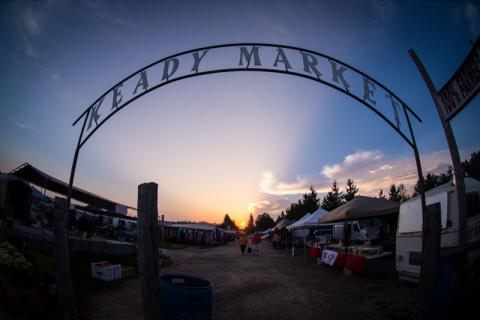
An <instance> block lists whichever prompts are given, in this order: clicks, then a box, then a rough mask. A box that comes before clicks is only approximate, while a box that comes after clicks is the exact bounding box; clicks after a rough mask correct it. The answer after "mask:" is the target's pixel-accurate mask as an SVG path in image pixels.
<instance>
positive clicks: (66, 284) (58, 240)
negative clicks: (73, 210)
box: [53, 197, 77, 319]
mask: <svg viewBox="0 0 480 320" xmlns="http://www.w3.org/2000/svg"><path fill="white" fill-rule="evenodd" d="M68 212H69V207H68V202H67V199H64V198H59V197H55V222H54V223H55V243H54V246H53V248H54V249H53V251H54V255H55V282H56V286H57V294H58V298H59V301H60V306H61V308H62V315H63V319H75V318H77V308H76V306H75V298H74V295H73V286H72V278H71V276H70V255H69V250H68V232H67V217H68Z"/></svg>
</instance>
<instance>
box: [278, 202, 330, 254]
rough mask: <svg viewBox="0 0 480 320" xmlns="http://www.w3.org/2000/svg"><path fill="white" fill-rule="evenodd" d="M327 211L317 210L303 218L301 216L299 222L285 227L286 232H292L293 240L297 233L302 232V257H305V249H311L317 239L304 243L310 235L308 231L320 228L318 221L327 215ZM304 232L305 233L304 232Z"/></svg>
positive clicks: (293, 249) (293, 248)
mask: <svg viewBox="0 0 480 320" xmlns="http://www.w3.org/2000/svg"><path fill="white" fill-rule="evenodd" d="M327 213H328V211H326V210H324V209H322V208H318V209H317V210H316V211H315V212H313V213H307V214H306V215H305V216H303V217H302V218H301V219H300V220H298V221H297V222H295V223H293V224H291V225H289V226H288V227H287V229H288V230H291V231H292V232H293V239H295V235H296V234H297V233H298V231H300V232H302V231H303V233H301V237H302V245H303V255H304V256H306V252H307V247H312V246H314V245H315V244H316V242H317V241H316V240H319V239H316V238H315V239H314V240H311V241H310V242H309V243H308V244H307V241H306V237H307V236H308V234H309V233H310V229H317V228H319V227H320V225H319V223H318V220H319V219H320V218H321V217H322V216H324V215H325V214H327ZM305 231H306V232H305ZM294 255H295V246H294V245H293V246H292V256H294Z"/></svg>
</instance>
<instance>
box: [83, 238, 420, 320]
mask: <svg viewBox="0 0 480 320" xmlns="http://www.w3.org/2000/svg"><path fill="white" fill-rule="evenodd" d="M299 253H300V254H301V256H296V257H292V256H290V255H288V254H287V252H286V251H285V250H277V251H275V250H273V249H272V247H271V246H270V244H269V243H263V244H262V252H261V253H260V255H258V256H256V255H251V254H248V255H245V256H242V255H241V253H240V250H239V247H238V246H237V245H236V244H234V243H231V244H227V245H225V246H220V247H213V248H208V249H203V248H187V249H182V250H170V251H169V252H168V254H169V255H170V256H171V258H172V259H173V264H172V265H171V266H169V267H166V268H164V269H162V273H184V274H189V275H194V276H198V277H202V278H206V279H208V280H210V281H211V282H212V283H213V319H232V320H233V319H275V320H280V319H295V318H297V317H298V318H299V319H302V320H303V319H369V320H372V319H411V318H415V309H416V296H417V288H416V286H414V285H412V284H409V283H405V282H399V281H397V279H396V276H395V274H394V272H393V269H394V266H393V259H390V260H387V261H386V262H384V263H382V264H381V265H372V266H367V267H368V268H367V270H366V271H367V272H366V273H365V274H354V275H353V276H350V277H345V276H342V274H341V271H340V270H338V269H333V268H330V267H328V266H326V265H317V264H316V262H315V260H313V259H311V258H308V257H307V258H304V257H303V251H301V250H300V252H299ZM386 270H387V271H389V272H385V271H386ZM95 300H96V303H95V306H94V307H93V308H92V310H91V318H92V319H139V318H140V319H141V318H142V317H143V314H142V306H141V297H140V290H139V285H138V279H132V280H128V281H125V283H124V286H123V287H122V290H120V291H118V292H115V293H113V294H109V295H101V296H98V297H97V298H96V299H95Z"/></svg>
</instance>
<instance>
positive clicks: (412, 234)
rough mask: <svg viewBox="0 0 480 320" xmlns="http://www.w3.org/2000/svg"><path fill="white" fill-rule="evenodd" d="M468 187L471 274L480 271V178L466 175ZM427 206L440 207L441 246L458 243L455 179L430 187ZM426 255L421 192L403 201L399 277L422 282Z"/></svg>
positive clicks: (447, 246) (399, 232) (397, 268)
mask: <svg viewBox="0 0 480 320" xmlns="http://www.w3.org/2000/svg"><path fill="white" fill-rule="evenodd" d="M465 187H466V191H467V219H468V220H467V225H468V238H467V247H468V267H469V272H470V274H471V275H472V276H473V275H476V274H479V272H480V268H479V267H480V181H477V180H475V179H473V178H465ZM425 196H426V202H427V206H438V205H439V207H440V212H441V213H440V215H441V225H442V230H441V244H440V246H441V248H450V247H455V246H457V245H458V241H459V221H458V206H457V194H456V188H455V185H453V183H452V182H449V183H446V184H443V185H441V186H438V187H436V188H434V189H432V190H429V191H428V192H426V194H425ZM421 256H422V207H421V202H420V196H417V197H415V198H412V199H410V200H408V201H405V202H403V203H402V204H401V205H400V213H399V216H398V229H397V235H396V270H397V272H398V274H399V278H400V279H403V280H407V281H412V282H418V281H419V277H420V265H421Z"/></svg>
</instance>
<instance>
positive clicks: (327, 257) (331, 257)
mask: <svg viewBox="0 0 480 320" xmlns="http://www.w3.org/2000/svg"><path fill="white" fill-rule="evenodd" d="M337 257H338V252H335V251H332V250H323V252H322V262H323V263H326V264H328V265H329V266H331V267H333V265H334V264H335V261H336V260H337Z"/></svg>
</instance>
